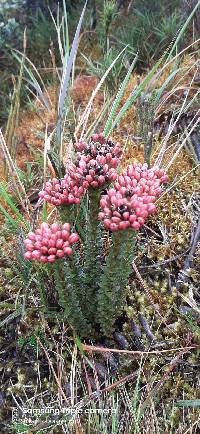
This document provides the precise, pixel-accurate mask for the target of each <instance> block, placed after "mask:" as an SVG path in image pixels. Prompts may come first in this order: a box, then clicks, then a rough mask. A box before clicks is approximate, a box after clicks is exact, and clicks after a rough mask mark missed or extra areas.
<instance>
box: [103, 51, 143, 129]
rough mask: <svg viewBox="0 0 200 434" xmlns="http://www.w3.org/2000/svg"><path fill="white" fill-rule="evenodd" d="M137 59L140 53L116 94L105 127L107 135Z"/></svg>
mask: <svg viewBox="0 0 200 434" xmlns="http://www.w3.org/2000/svg"><path fill="white" fill-rule="evenodd" d="M137 59H138V55H136V56H135V59H134V60H133V62H132V64H131V66H130V68H129V70H128V72H127V74H126V76H125V78H124V80H123V82H122V84H121V86H120V88H119V91H118V93H117V95H116V98H115V101H114V103H113V106H112V108H111V112H110V115H109V117H108V120H107V122H106V125H105V128H104V134H105V136H107V135H108V134H109V131H110V129H111V126H112V120H113V118H114V116H115V114H116V112H117V109H118V107H119V104H120V102H121V100H122V97H123V95H124V91H125V89H126V86H127V84H128V82H129V79H130V77H131V74H132V71H133V69H134V67H135V64H136V62H137Z"/></svg>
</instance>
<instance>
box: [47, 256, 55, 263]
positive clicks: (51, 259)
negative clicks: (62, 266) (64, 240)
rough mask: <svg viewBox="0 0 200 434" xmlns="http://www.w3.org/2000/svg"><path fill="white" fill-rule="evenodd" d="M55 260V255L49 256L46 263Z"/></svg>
mask: <svg viewBox="0 0 200 434" xmlns="http://www.w3.org/2000/svg"><path fill="white" fill-rule="evenodd" d="M55 259H56V257H55V255H50V256H48V258H47V261H48V262H54V261H55Z"/></svg>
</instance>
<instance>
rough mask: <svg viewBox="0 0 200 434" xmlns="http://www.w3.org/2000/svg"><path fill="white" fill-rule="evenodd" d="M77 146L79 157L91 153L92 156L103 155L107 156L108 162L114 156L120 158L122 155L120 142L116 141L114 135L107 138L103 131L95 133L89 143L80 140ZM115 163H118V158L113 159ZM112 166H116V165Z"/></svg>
mask: <svg viewBox="0 0 200 434" xmlns="http://www.w3.org/2000/svg"><path fill="white" fill-rule="evenodd" d="M75 148H76V150H77V151H78V152H79V153H78V158H79V159H80V158H81V156H82V154H84V155H90V156H91V157H92V158H95V157H96V156H97V155H103V156H104V157H106V159H107V162H110V161H111V162H112V160H111V159H112V158H117V159H119V158H120V157H121V155H122V148H121V145H120V143H118V142H117V143H114V142H113V139H112V137H109V138H106V137H105V136H104V134H103V133H100V134H93V135H92V136H91V138H90V140H89V143H85V142H83V141H81V140H80V141H79V142H78V143H76V144H75ZM113 164H116V160H114V161H113ZM112 167H114V165H113V166H112ZM115 167H116V166H115Z"/></svg>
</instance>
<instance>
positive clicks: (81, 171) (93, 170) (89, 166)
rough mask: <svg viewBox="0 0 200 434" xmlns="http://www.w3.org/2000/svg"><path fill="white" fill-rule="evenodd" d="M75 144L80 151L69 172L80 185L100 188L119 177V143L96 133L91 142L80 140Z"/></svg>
mask: <svg viewBox="0 0 200 434" xmlns="http://www.w3.org/2000/svg"><path fill="white" fill-rule="evenodd" d="M75 146H76V149H77V151H79V152H77V159H76V161H75V163H74V164H73V165H71V166H70V168H69V173H70V176H71V178H72V179H73V180H74V181H75V182H76V183H77V184H78V185H83V184H84V185H85V186H86V188H88V187H89V186H91V187H93V188H98V187H101V186H102V185H104V184H106V183H107V182H110V181H115V180H116V179H117V173H116V167H117V166H118V164H119V158H120V156H121V154H122V150H121V145H120V144H119V143H114V142H113V141H112V139H111V138H109V139H106V138H105V136H104V135H103V134H94V135H93V136H92V137H91V139H90V141H89V144H87V143H85V142H83V141H80V142H79V143H77V144H76V145H75Z"/></svg>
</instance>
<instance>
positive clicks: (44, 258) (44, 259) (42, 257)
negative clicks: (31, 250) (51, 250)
mask: <svg viewBox="0 0 200 434" xmlns="http://www.w3.org/2000/svg"><path fill="white" fill-rule="evenodd" d="M40 262H48V258H47V256H43V255H42V256H40Z"/></svg>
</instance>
